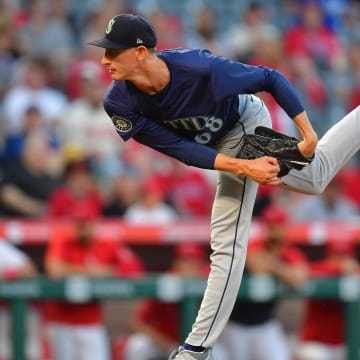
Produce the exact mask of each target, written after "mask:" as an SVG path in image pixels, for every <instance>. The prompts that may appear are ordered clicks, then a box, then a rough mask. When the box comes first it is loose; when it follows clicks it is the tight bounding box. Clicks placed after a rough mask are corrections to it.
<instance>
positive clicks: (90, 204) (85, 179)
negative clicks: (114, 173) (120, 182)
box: [47, 159, 102, 219]
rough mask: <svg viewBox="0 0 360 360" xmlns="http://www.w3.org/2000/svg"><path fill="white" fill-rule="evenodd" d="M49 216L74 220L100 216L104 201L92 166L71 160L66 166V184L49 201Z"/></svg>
mask: <svg viewBox="0 0 360 360" xmlns="http://www.w3.org/2000/svg"><path fill="white" fill-rule="evenodd" d="M47 212H48V216H50V217H51V218H63V219H64V218H65V219H66V218H70V219H71V218H72V217H73V216H76V217H78V216H92V217H97V216H100V214H101V212H102V199H101V195H100V191H99V190H98V188H97V186H96V183H95V178H94V175H93V174H92V172H91V168H90V164H89V163H88V162H87V161H86V160H85V159H74V160H69V161H68V163H67V164H66V165H65V182H64V184H63V185H62V186H59V187H58V188H57V189H56V190H55V191H54V192H53V193H52V194H51V196H50V198H49V200H48V209H47Z"/></svg>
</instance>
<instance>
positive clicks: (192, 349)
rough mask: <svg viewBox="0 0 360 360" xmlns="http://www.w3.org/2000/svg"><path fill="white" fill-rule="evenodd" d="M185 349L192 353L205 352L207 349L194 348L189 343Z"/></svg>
mask: <svg viewBox="0 0 360 360" xmlns="http://www.w3.org/2000/svg"><path fill="white" fill-rule="evenodd" d="M183 348H184V349H185V350H190V351H195V352H202V351H204V350H205V348H204V347H202V346H193V345H190V344H187V343H184V345H183Z"/></svg>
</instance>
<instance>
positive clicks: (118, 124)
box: [111, 116, 133, 133]
mask: <svg viewBox="0 0 360 360" xmlns="http://www.w3.org/2000/svg"><path fill="white" fill-rule="evenodd" d="M111 120H112V122H113V124H114V126H115V128H116V130H117V131H119V132H122V133H124V132H128V131H130V130H131V129H132V128H133V124H132V122H131V121H129V120H127V119H124V118H122V117H120V116H113V117H112V118H111Z"/></svg>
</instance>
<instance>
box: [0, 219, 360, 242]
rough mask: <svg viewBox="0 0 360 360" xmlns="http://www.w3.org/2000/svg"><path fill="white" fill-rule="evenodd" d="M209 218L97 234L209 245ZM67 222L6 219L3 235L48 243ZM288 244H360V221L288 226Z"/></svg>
mask: <svg viewBox="0 0 360 360" xmlns="http://www.w3.org/2000/svg"><path fill="white" fill-rule="evenodd" d="M359 220H360V219H359ZM209 221H210V220H209V219H207V218H206V219H195V220H188V219H187V220H183V221H176V222H170V223H167V224H166V225H161V226H139V225H131V224H129V223H126V222H124V221H121V220H119V219H105V218H104V219H100V220H99V221H96V223H95V225H96V231H97V232H98V233H99V234H100V235H101V236H102V237H106V238H108V239H113V240H114V241H121V242H124V243H127V244H149V245H157V244H164V243H177V242H180V241H198V242H207V243H208V242H209V239H210V223H209ZM72 226H73V223H71V222H65V221H58V220H56V221H47V220H26V219H18V220H17V219H13V220H11V219H6V220H0V236H1V237H3V238H4V239H6V240H7V241H10V242H11V243H13V244H16V245H39V244H46V243H47V242H48V241H49V240H50V239H51V237H52V235H53V233H55V232H56V233H57V234H59V233H61V232H62V231H66V230H68V229H69V227H72ZM263 236H264V227H263V225H262V224H261V223H259V222H256V221H253V223H252V224H251V228H250V240H251V239H253V240H256V239H260V238H262V237H263ZM286 239H287V241H289V242H291V243H294V244H310V245H312V244H314V245H321V244H324V243H326V242H327V241H329V240H338V241H349V240H351V241H354V242H355V243H360V221H352V222H321V221H318V222H305V223H291V224H288V227H287V230H286Z"/></svg>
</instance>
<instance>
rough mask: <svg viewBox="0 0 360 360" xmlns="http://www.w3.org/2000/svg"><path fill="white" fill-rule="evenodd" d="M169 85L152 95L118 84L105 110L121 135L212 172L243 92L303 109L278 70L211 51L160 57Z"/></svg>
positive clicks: (177, 52)
mask: <svg viewBox="0 0 360 360" xmlns="http://www.w3.org/2000/svg"><path fill="white" fill-rule="evenodd" d="M157 56H158V57H159V58H160V59H162V60H163V61H165V63H166V64H167V66H168V68H169V71H170V82H169V84H167V86H166V87H165V88H164V89H162V90H161V91H160V92H158V93H157V94H155V95H148V94H146V93H144V92H142V91H140V90H139V89H137V88H136V87H135V86H134V85H133V84H132V83H131V82H129V81H113V82H112V84H111V85H110V87H109V89H108V91H107V93H106V95H105V97H104V108H105V110H106V112H107V113H108V115H109V116H110V117H111V119H112V121H113V123H114V125H115V128H116V130H117V132H118V134H119V135H120V136H121V137H122V138H123V139H124V140H125V141H126V140H128V139H130V138H134V139H135V140H137V141H139V142H141V143H143V144H146V145H148V146H150V147H152V148H154V149H156V150H158V151H161V152H162V153H165V154H167V155H170V156H172V157H175V158H177V159H179V160H181V161H183V162H185V163H187V164H190V165H194V166H198V167H202V168H210V169H212V168H213V164H214V159H215V157H216V155H217V152H216V151H215V150H214V149H213V148H211V146H212V145H214V144H215V143H216V142H217V141H218V140H219V139H221V137H223V136H224V134H225V133H226V132H227V131H228V130H229V129H231V128H232V127H233V125H234V123H235V122H236V121H237V120H238V119H239V112H238V106H239V100H238V95H239V94H254V93H257V92H260V91H267V92H269V93H271V94H272V95H273V96H274V98H275V99H276V100H277V102H278V103H279V105H280V106H281V107H282V108H283V109H284V110H285V111H286V113H287V114H288V115H289V116H290V117H294V116H296V115H298V114H299V113H301V112H302V111H303V110H304V109H303V106H302V105H301V102H300V100H299V98H298V97H297V95H296V94H295V93H294V90H293V88H292V87H291V85H290V84H289V82H288V81H287V79H286V78H285V77H284V76H283V75H281V74H280V73H279V72H278V71H276V70H273V69H270V68H267V67H261V66H250V65H245V64H242V63H239V62H234V61H230V60H226V59H224V58H223V57H220V56H214V55H212V54H211V53H210V52H208V51H207V50H189V49H171V50H166V51H163V52H159V53H157Z"/></svg>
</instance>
